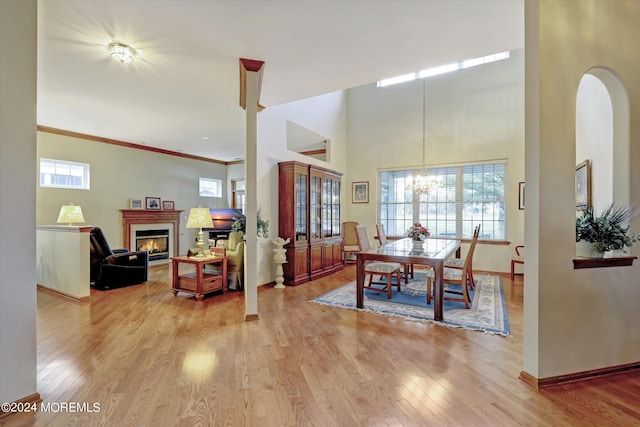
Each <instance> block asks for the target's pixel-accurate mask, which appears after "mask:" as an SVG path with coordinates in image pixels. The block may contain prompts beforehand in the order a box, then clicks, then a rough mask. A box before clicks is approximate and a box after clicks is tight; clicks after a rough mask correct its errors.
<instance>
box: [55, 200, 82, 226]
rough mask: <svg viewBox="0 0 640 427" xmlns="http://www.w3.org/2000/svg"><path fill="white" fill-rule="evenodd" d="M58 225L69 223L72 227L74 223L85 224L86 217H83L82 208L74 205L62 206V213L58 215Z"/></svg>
mask: <svg viewBox="0 0 640 427" xmlns="http://www.w3.org/2000/svg"><path fill="white" fill-rule="evenodd" d="M56 222H57V223H58V224H64V223H68V224H69V226H71V224H72V223H74V222H75V223H78V222H84V215H82V208H81V207H80V206H78V205H74V204H73V203H69V204H68V205H62V207H61V208H60V213H59V214H58V220H57V221H56Z"/></svg>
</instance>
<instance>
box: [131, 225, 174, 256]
mask: <svg viewBox="0 0 640 427" xmlns="http://www.w3.org/2000/svg"><path fill="white" fill-rule="evenodd" d="M135 242H136V250H138V251H147V252H149V262H153V261H160V260H163V259H165V260H166V259H169V229H168V228H167V229H160V230H137V231H136V239H135Z"/></svg>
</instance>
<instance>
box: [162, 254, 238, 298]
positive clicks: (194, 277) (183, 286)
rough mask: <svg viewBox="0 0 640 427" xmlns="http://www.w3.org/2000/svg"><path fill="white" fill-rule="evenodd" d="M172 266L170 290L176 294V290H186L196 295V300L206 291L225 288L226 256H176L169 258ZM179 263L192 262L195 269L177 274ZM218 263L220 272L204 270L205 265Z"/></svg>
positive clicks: (223, 289)
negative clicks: (212, 272)
mask: <svg viewBox="0 0 640 427" xmlns="http://www.w3.org/2000/svg"><path fill="white" fill-rule="evenodd" d="M171 262H172V267H173V281H172V285H171V290H172V292H173V295H174V296H176V295H177V294H178V292H186V293H190V294H193V295H195V296H196V299H197V300H198V301H202V299H203V298H204V296H205V295H206V294H208V293H211V292H215V291H219V290H222V291H223V292H224V291H226V289H227V257H226V256H209V257H189V256H177V257H172V258H171ZM180 264H192V265H193V266H194V267H195V271H193V272H190V273H186V274H179V272H178V269H179V265H180ZM211 264H220V274H211V273H207V272H205V271H204V266H205V265H211Z"/></svg>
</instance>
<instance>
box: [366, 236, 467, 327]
mask: <svg viewBox="0 0 640 427" xmlns="http://www.w3.org/2000/svg"><path fill="white" fill-rule="evenodd" d="M459 249H460V240H457V239H436V238H427V239H426V240H424V241H423V242H422V245H421V247H416V246H414V244H413V241H412V240H411V239H409V238H404V239H399V240H392V241H390V242H388V243H387V244H385V245H381V246H379V247H377V248H371V249H369V250H366V251H361V252H356V254H355V255H356V270H357V272H356V283H357V292H356V306H357V307H358V308H363V307H364V279H365V274H364V264H365V263H366V262H368V261H387V262H399V263H402V264H420V265H430V266H431V267H433V269H434V272H435V283H434V310H433V312H434V316H433V318H434V320H437V321H441V320H442V319H443V314H442V311H443V310H442V306H443V302H444V299H443V298H444V283H443V281H442V277H443V274H444V263H445V261H446V260H447V259H449V258H450V257H451V256H453V255H454V254H456V252H457V255H459V252H458V250H459Z"/></svg>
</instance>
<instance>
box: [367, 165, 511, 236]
mask: <svg viewBox="0 0 640 427" xmlns="http://www.w3.org/2000/svg"><path fill="white" fill-rule="evenodd" d="M419 172H420V171H418V170H392V171H380V172H379V173H378V184H379V185H378V191H379V197H378V200H379V205H378V218H380V222H381V223H382V224H384V226H385V229H386V230H387V234H389V235H391V236H404V235H406V232H407V230H408V229H409V227H410V226H411V224H413V223H414V222H420V223H421V224H422V225H424V226H426V227H427V228H428V229H429V231H430V232H431V235H432V236H434V237H457V238H471V237H472V235H473V229H474V227H475V226H476V225H477V224H481V228H480V238H481V239H487V240H506V238H507V235H506V230H507V224H506V223H507V220H506V212H507V211H506V208H507V200H506V179H507V164H506V161H502V162H497V163H482V164H473V165H459V166H446V167H432V168H429V169H428V173H429V175H430V178H431V179H432V180H434V181H435V182H436V186H435V189H434V190H433V191H432V192H431V193H430V194H428V195H418V194H414V193H413V192H412V191H411V189H410V188H408V185H409V184H411V182H412V180H413V178H414V175H417V174H418V173H419Z"/></svg>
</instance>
